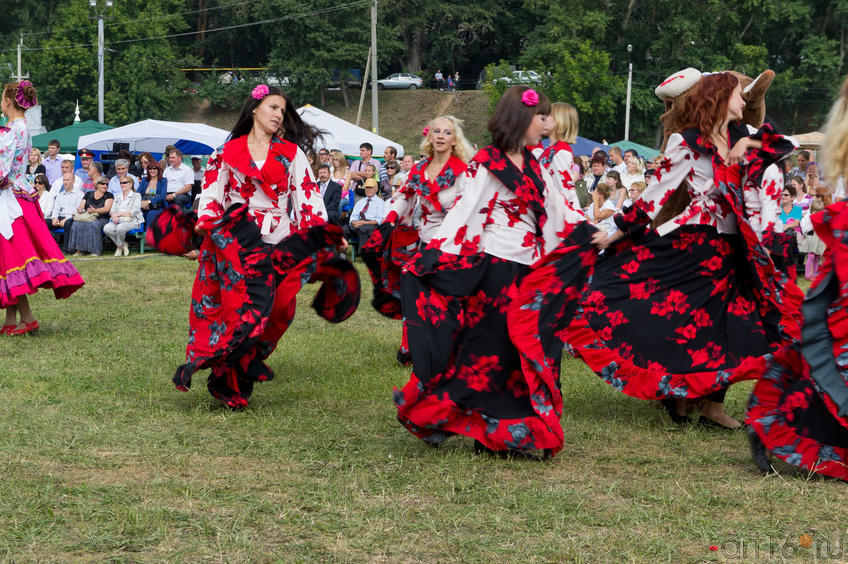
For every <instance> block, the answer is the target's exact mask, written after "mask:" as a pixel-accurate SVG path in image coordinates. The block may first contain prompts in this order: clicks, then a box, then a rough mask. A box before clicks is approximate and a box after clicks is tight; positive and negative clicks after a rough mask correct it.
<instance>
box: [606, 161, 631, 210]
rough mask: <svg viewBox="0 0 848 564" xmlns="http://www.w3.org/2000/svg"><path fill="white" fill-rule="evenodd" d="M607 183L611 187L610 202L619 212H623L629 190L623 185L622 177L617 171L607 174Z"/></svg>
mask: <svg viewBox="0 0 848 564" xmlns="http://www.w3.org/2000/svg"><path fill="white" fill-rule="evenodd" d="M606 183H607V185H608V186H609V187H610V194H611V195H610V201H612V203H613V206H614V207H615V209H617V210H619V211H620V210H621V208H622V206H624V200H626V199H627V188H625V187H624V184H622V183H621V176H620V175H619V174H618V171H617V170H610V171H609V172H607V177H606Z"/></svg>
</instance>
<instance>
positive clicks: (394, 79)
mask: <svg viewBox="0 0 848 564" xmlns="http://www.w3.org/2000/svg"><path fill="white" fill-rule="evenodd" d="M423 84H424V79H422V78H421V77H420V76H415V75H414V74H410V73H408V72H396V73H395V74H392V75H389V76H388V77H386V78H384V79H382V80H378V81H377V88H378V89H380V90H385V89H386V88H408V89H409V90H417V89H419V88H421V86H422V85H423Z"/></svg>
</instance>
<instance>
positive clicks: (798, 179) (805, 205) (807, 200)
mask: <svg viewBox="0 0 848 564" xmlns="http://www.w3.org/2000/svg"><path fill="white" fill-rule="evenodd" d="M788 186H792V188H793V191H792V201H793V202H794V204H795V205H796V206H800V207H801V209H802V210H808V209H810V204H811V203H812V201H813V197H812V196H811V195H810V194H808V193H807V185H806V184H805V182H804V177H803V176H793V177H792V178H790V179H789V184H788Z"/></svg>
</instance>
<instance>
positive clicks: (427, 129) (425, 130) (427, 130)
mask: <svg viewBox="0 0 848 564" xmlns="http://www.w3.org/2000/svg"><path fill="white" fill-rule="evenodd" d="M429 134H430V128H429V127H425V128H424V129H423V130H422V131H421V137H427V136H428V135H429Z"/></svg>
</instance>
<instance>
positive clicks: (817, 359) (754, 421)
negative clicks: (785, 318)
mask: <svg viewBox="0 0 848 564" xmlns="http://www.w3.org/2000/svg"><path fill="white" fill-rule="evenodd" d="M829 252H830V251H828V253H829ZM843 257H844V255H843ZM826 258H827V259H828V262H830V259H831V257H828V256H827V254H826ZM844 266H845V265H841V268H844ZM825 268H826V270H825V272H824V273H823V276H822V277H820V278H819V279H818V280H817V284H816V285H814V286H813V288H812V289H811V290H810V293H809V295H808V297H807V300H806V301H805V302H804V309H803V311H804V327H803V340H802V342H801V343H800V344H794V345H792V346H788V347H785V348H784V349H782V350H781V351H779V352H778V354H776V355H775V357H774V359H767V361H766V362H764V363H763V364H762V367H761V374H762V377H761V379H760V380H759V381H758V382H757V385H756V386H755V387H754V391H753V392H752V394H751V398H750V400H749V401H748V416H747V421H746V422H747V423H748V425H749V426H751V428H753V429H754V430H755V431H756V432H757V434H758V435H759V436H760V439H761V440H762V442H763V444H764V445H765V446H766V448H768V449H769V450H770V451H771V453H772V454H773V455H774V456H776V457H778V458H780V459H781V460H783V461H785V462H787V463H789V464H792V465H794V466H798V467H800V468H804V469H806V470H809V471H811V472H816V473H819V474H824V475H826V476H832V477H835V478H840V479H843V480H848V292H846V289H845V288H846V287H845V285H844V282H842V283H841V287H840V282H839V280H838V278H837V277H836V276H835V275H834V272H835V270H831V268H832V267H831V265H830V264H827V265H826V267H825ZM838 268H840V267H837V269H838Z"/></svg>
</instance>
